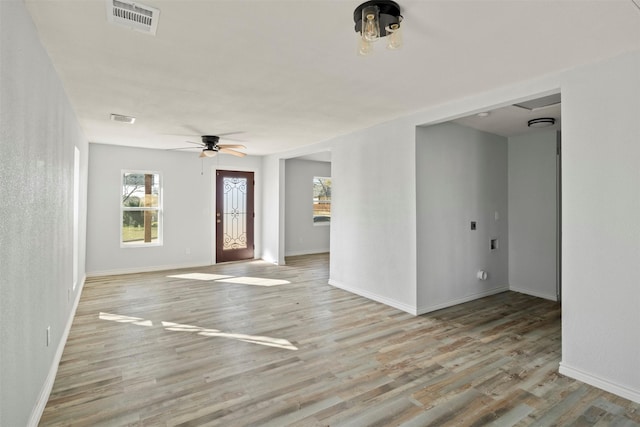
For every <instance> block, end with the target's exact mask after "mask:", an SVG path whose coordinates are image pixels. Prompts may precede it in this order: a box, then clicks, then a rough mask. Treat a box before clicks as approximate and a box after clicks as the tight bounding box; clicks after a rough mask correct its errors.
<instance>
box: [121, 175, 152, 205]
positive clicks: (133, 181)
mask: <svg viewBox="0 0 640 427" xmlns="http://www.w3.org/2000/svg"><path fill="white" fill-rule="evenodd" d="M159 195H160V175H159V174H157V173H137V172H132V173H129V172H126V173H125V174H124V175H123V177H122V206H123V207H136V208H143V207H146V208H157V207H159V206H160V196H159Z"/></svg>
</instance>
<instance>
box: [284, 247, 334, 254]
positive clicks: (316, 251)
mask: <svg viewBox="0 0 640 427" xmlns="http://www.w3.org/2000/svg"><path fill="white" fill-rule="evenodd" d="M328 252H329V248H324V249H305V250H301V251H290V252H289V251H287V252H285V253H284V256H300V255H315V254H326V253H328Z"/></svg>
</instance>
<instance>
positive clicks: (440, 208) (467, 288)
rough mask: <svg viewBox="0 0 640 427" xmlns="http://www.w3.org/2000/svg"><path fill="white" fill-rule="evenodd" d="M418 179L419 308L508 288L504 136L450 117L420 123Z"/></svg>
mask: <svg viewBox="0 0 640 427" xmlns="http://www.w3.org/2000/svg"><path fill="white" fill-rule="evenodd" d="M416 182H417V192H416V200H417V202H416V203H417V233H418V240H417V257H418V289H417V292H418V312H419V313H426V312H428V311H433V310H437V309H439V308H443V307H447V306H450V305H454V304H458V303H460V302H463V301H468V300H471V299H475V298H479V297H481V296H485V295H489V294H492V293H496V292H500V291H504V290H507V289H508V253H509V244H508V238H507V231H508V230H507V227H508V215H507V139H506V138H504V137H501V136H498V135H493V134H489V133H485V132H480V131H477V130H474V129H471V128H467V127H464V126H460V125H457V124H454V123H444V124H439V125H434V126H428V127H424V128H418V129H417V131H416ZM496 213H497V217H498V219H496ZM471 221H476V225H477V229H476V230H475V231H473V230H471V226H470V223H471ZM495 238H497V239H498V249H496V250H491V244H490V243H491V239H495ZM479 270H484V271H486V272H487V273H488V279H487V280H486V281H481V280H479V279H478V278H477V273H478V271H479Z"/></svg>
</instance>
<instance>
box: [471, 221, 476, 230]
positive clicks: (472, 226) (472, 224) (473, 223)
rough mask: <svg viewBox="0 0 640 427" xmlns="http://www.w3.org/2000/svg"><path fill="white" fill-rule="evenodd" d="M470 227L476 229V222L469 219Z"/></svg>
mask: <svg viewBox="0 0 640 427" xmlns="http://www.w3.org/2000/svg"><path fill="white" fill-rule="evenodd" d="M471 229H472V230H475V229H476V222H475V221H471Z"/></svg>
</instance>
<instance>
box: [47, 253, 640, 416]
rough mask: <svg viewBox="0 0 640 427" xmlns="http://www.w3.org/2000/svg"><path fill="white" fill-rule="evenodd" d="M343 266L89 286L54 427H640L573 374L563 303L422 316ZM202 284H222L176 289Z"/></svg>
mask: <svg viewBox="0 0 640 427" xmlns="http://www.w3.org/2000/svg"><path fill="white" fill-rule="evenodd" d="M328 268H329V257H328V255H327V254H321V255H311V256H301V257H291V258H288V259H287V265H285V266H276V265H272V264H269V263H266V262H263V261H250V262H239V263H229V264H220V265H216V266H211V267H204V268H194V269H185V270H171V271H163V272H151V273H140V274H128V275H120V276H111V277H102V278H91V279H88V280H87V283H86V284H85V287H84V291H83V294H82V296H81V299H80V304H79V306H78V310H77V313H76V317H75V319H74V321H73V325H72V328H71V331H70V334H69V338H68V341H67V345H66V347H65V350H64V354H63V356H62V360H61V363H60V366H59V369H58V373H57V376H56V380H55V384H54V386H53V390H52V393H51V395H50V398H49V402H48V404H47V406H46V408H45V411H44V413H43V416H42V419H41V420H40V425H41V426H92V427H93V426H109V427H111V426H113V427H119V426H288V425H291V426H305V427H313V426H347V425H352V426H358V427H360V426H388V425H404V426H429V425H433V426H447V425H463V426H485V425H494V426H506V425H509V426H511V425H516V426H550V425H567V426H582V425H596V426H605V425H607V426H610V425H620V426H640V405H638V404H635V403H633V402H630V401H628V400H625V399H623V398H620V397H618V396H614V395H611V394H609V393H606V392H604V391H602V390H599V389H596V388H594V387H591V386H588V385H586V384H583V383H580V382H578V381H575V380H572V379H570V378H567V377H564V376H562V375H560V374H559V373H558V363H559V361H560V352H561V335H560V334H561V330H560V329H561V328H560V317H561V307H560V304H556V303H554V302H551V301H547V300H542V299H539V298H535V297H531V296H527V295H523V294H518V293H514V292H505V293H501V294H498V295H493V296H491V297H487V298H483V299H481V300H476V301H471V302H469V303H466V304H461V305H458V306H455V307H451V308H448V309H444V310H440V311H437V312H434V313H430V314H427V315H424V316H411V315H409V314H407V313H404V312H401V311H398V310H396V309H393V308H391V307H388V306H385V305H383V304H379V303H376V302H373V301H370V300H367V299H365V298H362V297H360V296H357V295H354V294H350V293H348V292H345V291H343V290H340V289H337V288H334V287H332V286H329V285H328V284H327V281H328V277H329V276H328ZM190 273H199V274H205V275H209V276H179V277H169V276H176V275H185V274H190ZM194 277H200V278H205V279H207V280H196V279H195V278H194ZM256 283H258V284H273V286H257V285H256Z"/></svg>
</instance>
